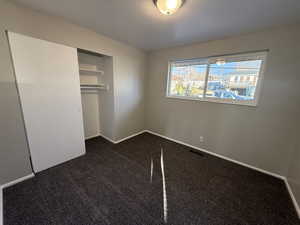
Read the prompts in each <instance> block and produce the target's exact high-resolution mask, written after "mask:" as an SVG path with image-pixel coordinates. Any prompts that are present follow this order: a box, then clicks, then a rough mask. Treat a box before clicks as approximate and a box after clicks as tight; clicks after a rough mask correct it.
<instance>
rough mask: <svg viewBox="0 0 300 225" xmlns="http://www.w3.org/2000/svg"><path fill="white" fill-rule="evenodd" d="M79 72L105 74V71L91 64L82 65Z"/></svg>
mask: <svg viewBox="0 0 300 225" xmlns="http://www.w3.org/2000/svg"><path fill="white" fill-rule="evenodd" d="M79 70H80V71H82V72H93V73H100V74H104V71H103V70H99V69H98V68H97V66H96V65H90V64H80V65H79Z"/></svg>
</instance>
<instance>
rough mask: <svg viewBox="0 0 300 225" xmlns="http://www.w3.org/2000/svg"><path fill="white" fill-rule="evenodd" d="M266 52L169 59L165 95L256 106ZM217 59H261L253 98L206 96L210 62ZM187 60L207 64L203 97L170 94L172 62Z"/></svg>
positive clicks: (175, 97) (230, 60)
mask: <svg viewBox="0 0 300 225" xmlns="http://www.w3.org/2000/svg"><path fill="white" fill-rule="evenodd" d="M267 54H268V50H263V51H256V52H251V53H238V54H230V55H220V56H212V57H206V58H198V59H184V60H171V61H169V65H168V76H167V87H166V97H167V98H174V99H182V100H194V101H204V102H214V103H224V104H235V105H246V106H257V105H258V100H259V96H260V92H261V88H262V82H263V77H264V71H265V65H266V60H267ZM219 59H224V60H225V61H226V62H232V61H246V60H262V63H261V67H260V71H259V74H258V78H257V85H256V89H255V94H254V99H253V100H234V99H221V98H213V97H206V91H207V90H206V89H207V83H208V76H209V68H210V64H213V63H215V62H216V61H217V60H219ZM189 61H191V62H193V61H196V62H199V63H203V64H207V70H206V75H205V76H206V77H205V88H204V93H203V97H188V96H177V95H170V86H171V66H172V64H173V63H179V62H189Z"/></svg>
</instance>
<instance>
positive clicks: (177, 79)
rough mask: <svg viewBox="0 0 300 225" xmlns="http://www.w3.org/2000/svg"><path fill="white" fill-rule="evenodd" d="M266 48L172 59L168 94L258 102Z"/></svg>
mask: <svg viewBox="0 0 300 225" xmlns="http://www.w3.org/2000/svg"><path fill="white" fill-rule="evenodd" d="M265 57H266V52H259V53H251V54H243V55H242V54H239V55H231V56H224V57H217V58H215V57H214V58H208V59H205V60H203V59H201V60H200V59H198V60H197V59H194V60H184V61H174V62H171V63H170V74H169V81H168V93H167V94H168V96H169V97H179V98H187V99H199V100H206V101H215V102H224V103H240V104H249V105H255V104H256V102H257V101H256V100H257V94H256V93H257V92H258V87H259V85H260V84H259V82H260V80H261V79H260V78H261V73H262V72H261V71H262V66H263V63H264V60H265Z"/></svg>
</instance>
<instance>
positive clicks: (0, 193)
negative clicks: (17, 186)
mask: <svg viewBox="0 0 300 225" xmlns="http://www.w3.org/2000/svg"><path fill="white" fill-rule="evenodd" d="M0 225H3V188H2V186H0Z"/></svg>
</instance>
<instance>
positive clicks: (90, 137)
mask: <svg viewBox="0 0 300 225" xmlns="http://www.w3.org/2000/svg"><path fill="white" fill-rule="evenodd" d="M99 136H101V134H100V133H99V134H95V135H92V136H88V137H86V138H85V140H86V141H87V140H89V139H92V138H95V137H99Z"/></svg>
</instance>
